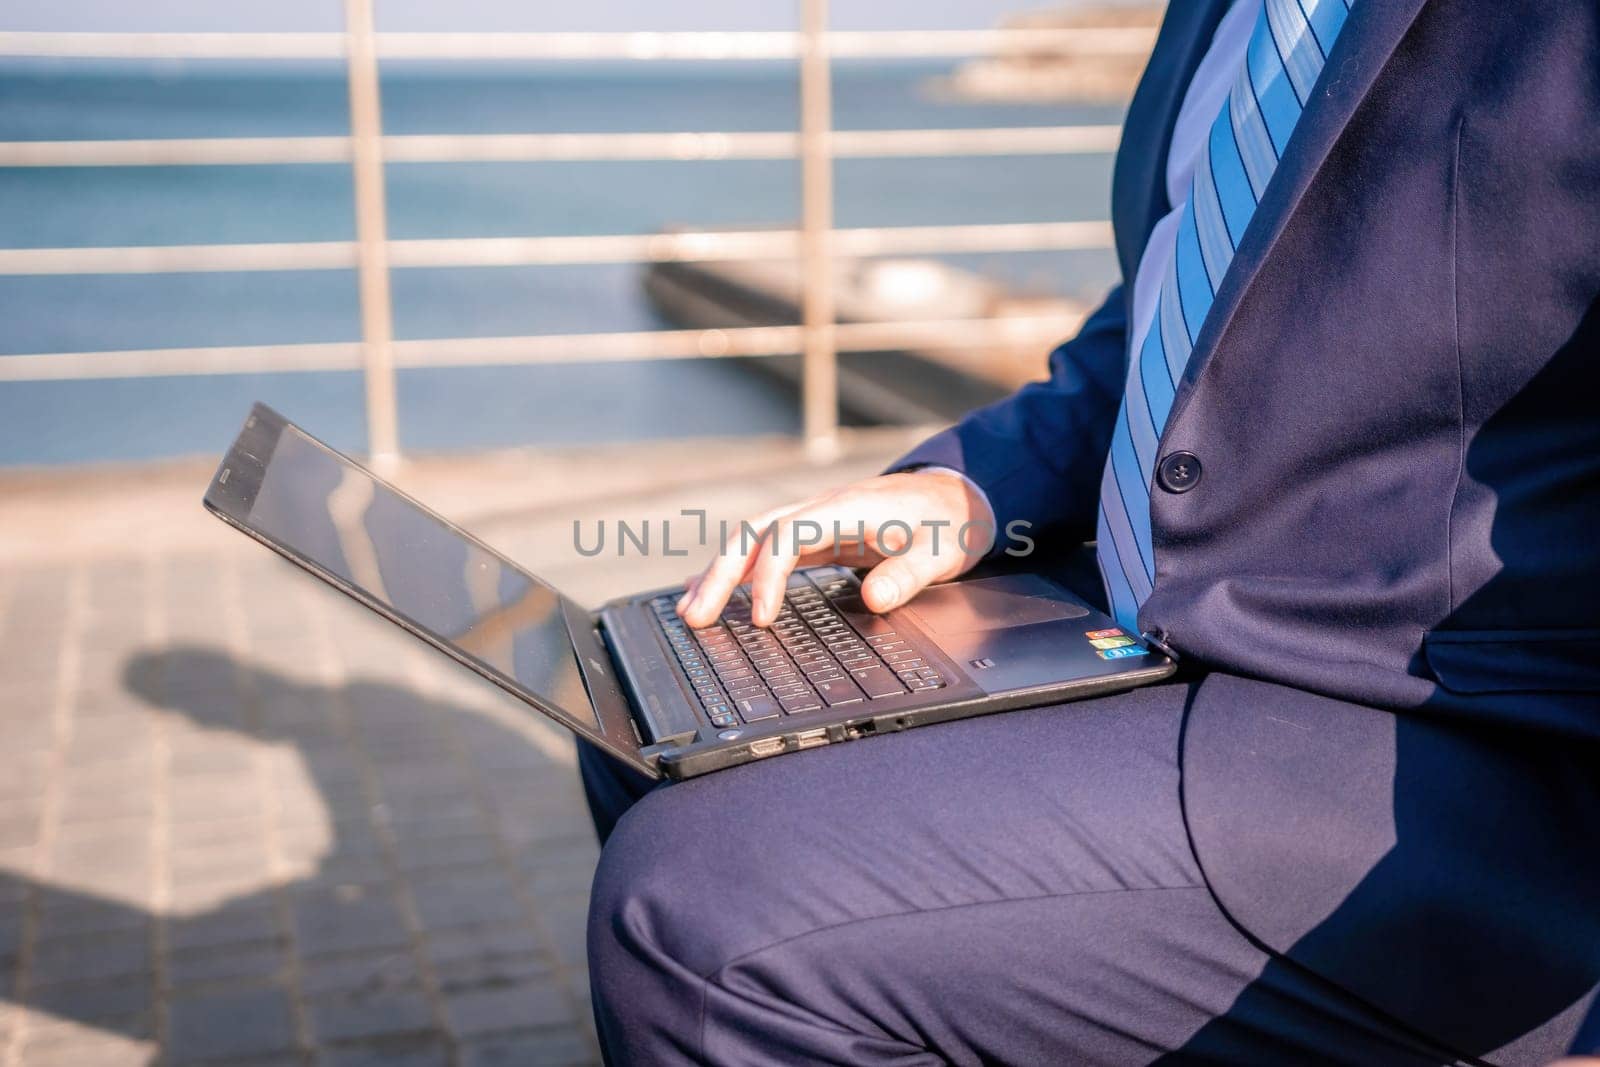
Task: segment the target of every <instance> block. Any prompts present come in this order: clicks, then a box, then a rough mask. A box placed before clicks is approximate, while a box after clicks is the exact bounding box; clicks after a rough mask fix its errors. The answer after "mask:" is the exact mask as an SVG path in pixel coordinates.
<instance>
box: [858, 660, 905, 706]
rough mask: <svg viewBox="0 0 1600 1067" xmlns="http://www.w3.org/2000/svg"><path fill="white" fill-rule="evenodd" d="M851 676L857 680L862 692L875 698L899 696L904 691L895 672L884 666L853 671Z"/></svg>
mask: <svg viewBox="0 0 1600 1067" xmlns="http://www.w3.org/2000/svg"><path fill="white" fill-rule="evenodd" d="M850 677H852V678H854V679H855V680H856V684H857V685H859V686H860V687H861V690H862V692H864V693H866V694H867V696H868V697H870V698H872V699H873V700H878V699H881V698H883V697H892V696H899V695H900V694H901V693H904V692H905V691H906V690H905V687H904V686H902V685H901V684H900V682H899V680H898V679H896V678H895V676H894V673H893V672H891V671H889V670H886V669H884V668H883V667H865V668H863V669H861V670H858V671H851V672H850Z"/></svg>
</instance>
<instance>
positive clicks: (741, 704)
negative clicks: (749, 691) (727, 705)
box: [734, 694, 782, 722]
mask: <svg viewBox="0 0 1600 1067" xmlns="http://www.w3.org/2000/svg"><path fill="white" fill-rule="evenodd" d="M734 706H735V707H737V708H738V709H739V717H740V718H741V719H743V720H744V721H745V722H761V721H762V720H763V719H776V718H777V717H778V716H779V715H780V714H782V708H781V707H780V705H779V704H778V701H777V700H776V699H775V698H773V697H770V696H766V695H765V694H763V695H761V696H753V697H746V698H744V699H743V700H737V701H734Z"/></svg>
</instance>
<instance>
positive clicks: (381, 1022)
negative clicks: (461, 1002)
mask: <svg viewBox="0 0 1600 1067" xmlns="http://www.w3.org/2000/svg"><path fill="white" fill-rule="evenodd" d="M308 1010H309V1011H310V1015H311V1031H312V1033H313V1035H315V1037H316V1038H317V1040H319V1041H346V1040H352V1039H359V1038H371V1037H383V1036H388V1035H394V1034H406V1033H427V1032H429V1031H431V1030H432V1029H433V1028H434V1019H433V1013H432V1010H431V1009H430V1008H429V1006H428V1001H427V998H425V997H424V996H423V995H422V992H421V991H420V990H417V989H393V988H383V987H379V988H366V987H360V988H356V989H351V990H345V991H342V992H334V993H322V994H319V995H318V996H316V997H314V998H312V999H311V1000H310V1003H309V1009H308Z"/></svg>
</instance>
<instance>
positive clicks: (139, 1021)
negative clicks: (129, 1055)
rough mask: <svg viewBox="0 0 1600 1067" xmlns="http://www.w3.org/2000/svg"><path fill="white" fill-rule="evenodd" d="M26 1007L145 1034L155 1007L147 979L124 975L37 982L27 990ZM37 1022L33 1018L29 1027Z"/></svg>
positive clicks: (105, 1027) (143, 1035)
mask: <svg viewBox="0 0 1600 1067" xmlns="http://www.w3.org/2000/svg"><path fill="white" fill-rule="evenodd" d="M28 1007H30V1008H33V1009H34V1010H35V1011H39V1012H45V1013H48V1014H49V1015H52V1016H56V1017H58V1018H61V1019H67V1020H72V1021H74V1022H77V1023H83V1024H89V1025H92V1026H95V1027H98V1028H101V1029H107V1030H116V1031H117V1032H118V1033H122V1034H128V1035H130V1036H135V1037H147V1036H149V1034H150V1029H151V1026H150V1024H151V1019H152V1017H153V1012H154V1008H155V985H154V982H153V981H152V980H149V979H127V978H120V979H116V980H114V981H104V980H91V981H87V982H72V983H57V984H54V985H37V986H34V987H32V988H30V989H29V991H28ZM38 1025H39V1023H38V1022H37V1021H36V1022H35V1023H33V1024H32V1025H30V1027H29V1029H30V1030H33V1029H34V1028H35V1027H37V1026H38Z"/></svg>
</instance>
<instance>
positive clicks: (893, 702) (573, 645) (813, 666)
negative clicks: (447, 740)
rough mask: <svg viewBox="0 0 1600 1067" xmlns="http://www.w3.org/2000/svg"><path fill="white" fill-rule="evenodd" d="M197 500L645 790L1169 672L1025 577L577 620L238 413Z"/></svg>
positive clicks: (528, 576) (382, 488) (516, 573)
mask: <svg viewBox="0 0 1600 1067" xmlns="http://www.w3.org/2000/svg"><path fill="white" fill-rule="evenodd" d="M205 506H206V508H207V509H208V510H209V511H211V512H212V513H213V514H215V515H216V516H217V517H218V518H220V519H222V520H223V521H224V522H226V523H228V524H229V525H231V526H233V527H235V528H236V529H238V530H240V531H242V532H243V533H245V534H248V535H249V536H250V537H253V538H255V539H256V540H257V541H260V542H261V543H262V544H264V545H266V546H267V547H269V548H271V549H273V550H274V551H276V552H278V553H279V554H281V555H282V556H284V557H285V558H287V559H288V560H290V561H291V562H293V563H295V564H297V565H298V566H300V567H302V568H304V569H305V570H307V571H309V572H310V573H311V574H313V575H315V576H316V577H318V578H320V579H322V580H323V581H324V582H327V583H328V584H329V585H332V586H333V587H335V588H336V589H339V590H340V591H341V592H344V593H346V594H348V595H349V596H351V597H353V598H354V599H356V600H357V601H359V602H361V603H362V604H364V605H366V606H367V607H368V608H371V609H372V610H373V611H375V612H377V613H378V614H379V615H382V616H383V617H384V618H386V619H388V620H390V621H391V622H393V623H395V624H396V625H398V626H400V627H401V628H403V629H404V630H406V631H407V632H408V633H410V634H412V635H413V636H414V637H417V638H420V639H421V640H423V641H425V642H427V643H428V644H429V645H432V646H433V647H434V648H436V649H437V650H439V651H440V652H443V653H444V654H445V655H447V656H450V657H451V658H452V659H454V660H456V661H457V662H458V663H460V664H462V665H463V666H465V667H467V668H469V669H471V670H473V671H476V672H477V673H479V674H481V675H483V676H484V677H485V678H488V679H490V680H491V681H493V682H495V683H496V684H497V685H499V686H500V687H502V688H503V689H505V690H507V691H509V692H510V693H512V694H513V695H514V696H516V697H518V698H519V699H521V700H522V701H523V702H525V703H526V704H527V705H528V706H529V707H531V708H533V709H534V710H536V711H538V712H540V713H541V714H543V715H546V716H548V717H549V718H551V719H553V720H554V721H556V722H558V723H560V724H561V725H562V726H564V727H566V728H567V729H569V730H571V731H572V732H573V733H575V734H577V735H578V736H580V737H583V738H585V739H587V740H589V741H590V742H592V743H594V744H595V745H597V746H598V747H600V748H601V749H603V750H604V751H606V752H608V753H609V754H610V755H612V756H613V757H615V758H616V759H618V760H621V761H622V762H623V763H625V764H627V765H628V766H630V767H632V768H634V769H635V770H637V771H639V772H641V773H642V774H645V775H647V776H649V777H652V778H661V777H670V778H690V777H694V776H696V775H701V774H706V773H709V772H712V771H717V770H721V769H723V768H726V767H732V766H736V765H739V764H743V763H748V762H750V761H753V760H760V759H767V758H770V757H773V756H777V755H783V754H789V753H795V752H801V751H804V750H805V749H810V748H818V747H821V746H824V745H834V744H841V743H844V742H848V741H856V740H860V739H862V738H869V737H873V736H876V735H878V734H886V733H894V732H896V731H899V730H906V729H910V728H912V727H918V726H926V725H930V724H933V723H939V722H947V721H950V720H953V719H963V718H968V717H970V716H974V715H985V714H989V713H991V712H997V711H1005V710H1008V709H1013V708H1022V707H1028V706H1034V705H1041V704H1053V703H1059V702H1061V701H1067V700H1075V699H1079V698H1082V697H1089V696H1097V695H1100V694H1103V693H1110V692H1115V691H1119V690H1124V689H1130V688H1132V687H1134V686H1137V685H1143V684H1146V683H1149V682H1154V681H1158V680H1160V679H1162V678H1166V677H1167V676H1169V675H1170V674H1171V673H1172V672H1173V670H1174V669H1175V664H1174V663H1173V662H1172V661H1171V660H1170V659H1168V658H1167V657H1166V656H1165V655H1163V654H1162V653H1161V652H1160V651H1158V650H1157V649H1155V648H1152V647H1149V646H1148V645H1147V644H1146V643H1145V642H1144V641H1142V640H1141V639H1140V638H1139V637H1138V636H1137V635H1132V634H1127V633H1124V632H1123V631H1122V630H1121V629H1120V628H1118V626H1117V624H1116V623H1115V622H1113V621H1112V620H1111V619H1109V618H1107V617H1106V616H1105V615H1103V614H1101V613H1100V612H1098V611H1096V610H1094V609H1093V608H1091V607H1090V606H1089V605H1088V604H1085V603H1083V602H1082V601H1081V600H1079V599H1078V598H1077V597H1075V596H1073V595H1072V593H1071V592H1069V591H1068V590H1067V589H1065V588H1064V587H1062V586H1061V585H1058V584H1057V583H1056V582H1054V581H1052V580H1051V579H1050V578H1048V577H1046V576H1044V575H1042V574H1037V573H1008V574H1000V575H995V576H992V577H980V578H971V579H965V580H958V581H954V582H950V583H947V584H943V585H937V586H933V587H931V588H929V589H927V590H925V591H924V592H923V593H921V594H920V595H919V596H917V597H916V598H915V599H913V600H912V601H911V602H909V603H908V604H906V605H904V606H902V607H901V608H898V609H896V610H895V611H892V612H890V613H889V614H887V615H875V614H873V613H872V612H870V611H868V610H867V608H866V606H865V605H864V604H863V602H862V600H861V595H860V584H859V581H858V579H857V577H856V574H855V573H854V572H853V571H852V570H850V569H849V568H847V567H843V566H823V567H811V568H806V569H802V570H799V571H797V572H796V573H795V574H794V575H793V576H792V577H791V578H790V579H789V585H788V590H787V593H786V595H785V599H784V605H783V608H782V610H781V612H780V613H779V615H778V618H777V621H776V622H775V623H774V624H773V625H772V626H771V627H770V628H768V629H762V628H758V627H756V626H754V625H753V624H752V623H751V621H750V602H749V599H748V593H749V590H748V588H743V589H741V590H739V591H738V592H737V593H735V595H734V597H733V600H732V601H731V602H730V603H729V605H728V607H727V610H725V611H724V612H723V614H722V617H721V618H720V619H719V620H718V621H717V622H716V623H714V624H712V625H710V626H707V627H705V628H704V629H699V630H695V629H691V628H690V627H689V626H688V625H686V624H685V623H684V622H683V621H682V620H681V619H679V618H678V617H677V614H676V613H675V611H674V605H675V603H676V601H677V598H678V597H679V596H680V595H681V592H682V591H681V590H678V589H669V590H655V591H651V592H644V593H639V594H637V595H634V596H629V597H623V598H621V599H618V600H614V601H612V602H611V603H608V604H606V605H605V606H603V607H602V608H600V610H599V611H598V612H591V611H588V610H585V609H584V608H583V607H581V606H579V605H578V604H577V603H575V602H573V601H572V600H571V599H570V598H569V597H566V596H564V595H562V593H561V592H560V591H559V590H557V589H555V588H554V587H552V586H551V585H549V584H548V583H546V582H544V581H541V580H540V579H539V578H538V577H537V576H535V575H534V574H532V573H531V572H530V571H527V570H524V569H523V568H522V567H520V566H518V565H517V564H516V563H514V562H513V561H511V560H510V559H508V558H506V557H505V556H503V555H501V554H500V553H498V552H496V551H495V550H494V549H492V548H490V547H489V546H488V545H486V544H484V543H483V542H482V541H480V540H478V539H477V538H476V537H473V536H472V535H471V534H469V533H467V532H466V531H465V530H462V529H460V528H459V527H457V526H455V525H453V524H452V523H450V522H449V521H448V520H446V519H444V518H442V517H440V516H439V515H436V514H435V513H433V512H432V511H430V510H429V509H427V508H426V507H424V506H423V505H422V504H420V503H418V502H417V501H415V500H412V499H411V498H410V497H408V496H406V495H405V494H404V493H402V492H400V491H399V490H398V489H396V488H395V487H393V486H391V485H389V484H388V483H386V482H384V481H383V480H382V479H381V478H378V477H377V476H376V475H374V474H372V473H371V472H370V471H368V470H366V469H365V468H364V467H362V466H361V465H360V464H358V463H356V462H355V461H353V460H351V459H350V458H349V457H347V456H344V455H341V454H340V453H339V452H336V451H335V450H333V449H332V448H329V447H328V446H327V445H325V444H323V443H322V442H320V441H318V440H317V439H316V438H314V437H312V436H311V435H310V434H308V433H306V432H305V431H304V430H302V429H300V428H299V427H298V426H295V425H294V424H293V423H291V422H289V421H288V420H286V419H285V418H284V417H283V416H281V415H279V414H278V413H277V412H275V411H273V410H272V409H271V408H268V407H266V406H265V405H262V404H257V405H255V407H254V408H253V409H252V411H251V412H250V415H249V417H248V418H247V419H246V420H245V423H244V427H243V429H242V430H241V431H240V433H239V436H238V438H237V440H235V441H234V443H233V445H232V447H231V448H229V449H228V452H227V454H226V455H225V456H224V457H223V460H222V463H221V465H220V466H218V468H217V473H216V475H215V476H214V477H213V478H212V481H211V485H210V487H209V488H208V489H207V490H206V495H205Z"/></svg>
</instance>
